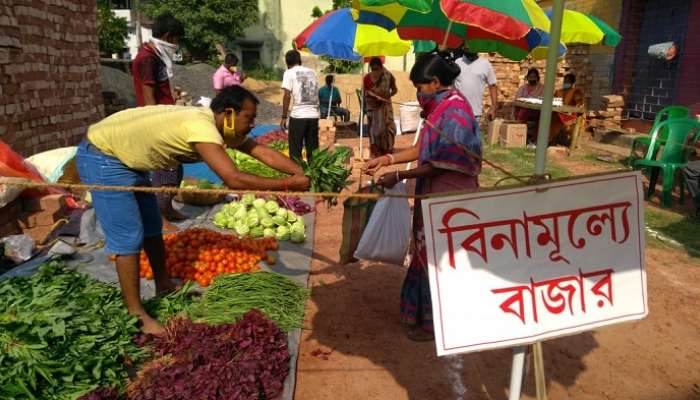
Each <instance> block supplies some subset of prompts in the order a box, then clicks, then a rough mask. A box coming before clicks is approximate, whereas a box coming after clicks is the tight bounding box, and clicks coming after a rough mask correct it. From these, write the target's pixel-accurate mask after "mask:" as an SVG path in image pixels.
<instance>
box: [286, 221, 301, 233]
mask: <svg viewBox="0 0 700 400" xmlns="http://www.w3.org/2000/svg"><path fill="white" fill-rule="evenodd" d="M289 230H290V231H291V232H301V233H304V223H303V222H301V220H300V219H298V220H297V222H295V223H293V224H292V225H291V226H290V227H289Z"/></svg>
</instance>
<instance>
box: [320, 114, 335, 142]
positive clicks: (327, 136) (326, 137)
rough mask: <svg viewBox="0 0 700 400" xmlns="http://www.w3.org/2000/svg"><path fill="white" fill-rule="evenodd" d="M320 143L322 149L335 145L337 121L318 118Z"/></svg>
mask: <svg viewBox="0 0 700 400" xmlns="http://www.w3.org/2000/svg"><path fill="white" fill-rule="evenodd" d="M318 143H319V146H320V147H321V148H322V149H324V148H329V149H332V148H333V147H334V146H335V123H334V122H333V120H332V119H319V120H318Z"/></svg>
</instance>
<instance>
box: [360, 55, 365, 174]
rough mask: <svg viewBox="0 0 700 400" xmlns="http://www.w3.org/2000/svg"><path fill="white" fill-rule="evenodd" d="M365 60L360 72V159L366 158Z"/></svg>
mask: <svg viewBox="0 0 700 400" xmlns="http://www.w3.org/2000/svg"><path fill="white" fill-rule="evenodd" d="M364 79H365V60H364V58H363V59H362V72H360V85H362V86H361V87H362V95H361V96H360V161H364V160H365V156H364V153H363V152H362V136H363V134H364V130H365V81H364Z"/></svg>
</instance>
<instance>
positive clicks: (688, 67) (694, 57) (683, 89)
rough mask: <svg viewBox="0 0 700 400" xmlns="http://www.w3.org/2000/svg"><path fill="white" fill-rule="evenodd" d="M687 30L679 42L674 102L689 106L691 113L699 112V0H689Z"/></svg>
mask: <svg viewBox="0 0 700 400" xmlns="http://www.w3.org/2000/svg"><path fill="white" fill-rule="evenodd" d="M690 3H691V5H690V12H689V13H688V21H692V22H691V23H689V24H688V32H687V33H686V36H685V43H684V44H681V55H680V57H681V60H680V63H681V65H680V69H679V71H678V81H679V85H678V96H677V97H676V103H677V104H682V105H684V106H687V107H689V108H690V111H691V115H698V114H700V74H698V71H699V70H700V40H698V39H700V24H698V23H697V21H700V1H697V0H695V1H691V2H690Z"/></svg>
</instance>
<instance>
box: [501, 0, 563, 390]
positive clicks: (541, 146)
mask: <svg viewBox="0 0 700 400" xmlns="http://www.w3.org/2000/svg"><path fill="white" fill-rule="evenodd" d="M564 3H565V0H554V4H553V7H552V25H551V27H550V33H549V36H550V38H549V47H548V49H547V69H546V71H545V76H544V98H543V99H542V111H541V112H540V128H539V130H538V132H537V149H536V150H535V175H544V171H545V164H546V162H547V146H548V145H549V127H550V125H551V122H552V106H553V101H554V84H555V82H556V78H557V52H558V51H559V42H560V41H561V25H562V20H563V19H564ZM525 351H526V348H525V347H516V348H514V349H513V367H512V370H511V376H510V395H509V398H508V399H509V400H519V399H520V394H521V389H522V382H523V366H524V364H525ZM537 355H539V356H540V357H541V356H542V353H541V352H538V354H537ZM537 355H535V356H537ZM536 362H539V361H536ZM542 365H543V362H542Z"/></svg>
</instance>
